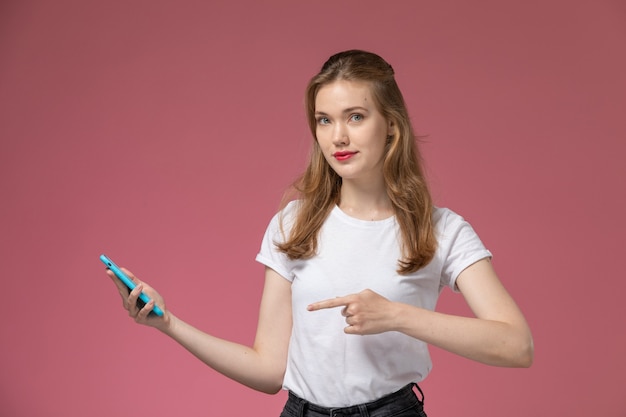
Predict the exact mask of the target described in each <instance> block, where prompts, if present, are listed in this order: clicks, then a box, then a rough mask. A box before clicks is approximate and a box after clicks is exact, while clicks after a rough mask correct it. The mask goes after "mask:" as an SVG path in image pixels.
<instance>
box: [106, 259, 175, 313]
mask: <svg viewBox="0 0 626 417" xmlns="http://www.w3.org/2000/svg"><path fill="white" fill-rule="evenodd" d="M100 260H101V261H102V263H104V264H105V265H106V267H107V268H108V269H110V270H111V271H113V273H114V274H115V276H117V277H118V278H119V279H120V281H122V282H123V283H124V284H125V285H126V286H127V287H128V289H129V290H131V291H132V290H133V289H134V288H135V287H136V285H135V283H134V282H133V281H132V280H131V279H130V278H129V277H128V275H126V274H125V273H124V272H123V271H122V270H121V269H120V268H119V267H118V266H117V265H115V262H113V261H112V260H110V259H109V258H108V257H107V256H106V255H100ZM140 300H141V302H142V303H143V305H146V304H148V303H149V302H150V297H148V296H147V295H146V294H144V292H143V291H142V292H141V294H139V299H138V300H137V302H139V301H140ZM139 305H140V307H142V306H141V304H139ZM152 313H154V314H156V315H157V316H162V315H163V310H161V309H160V308H159V306H157V305H156V304H155V305H154V307H153V308H152V311H151V312H150V314H152Z"/></svg>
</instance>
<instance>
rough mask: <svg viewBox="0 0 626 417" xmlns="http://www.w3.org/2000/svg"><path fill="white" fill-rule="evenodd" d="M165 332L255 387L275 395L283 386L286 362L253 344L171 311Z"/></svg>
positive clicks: (208, 362)
mask: <svg viewBox="0 0 626 417" xmlns="http://www.w3.org/2000/svg"><path fill="white" fill-rule="evenodd" d="M169 316H170V317H169V320H170V322H169V324H168V326H167V327H166V328H164V329H161V331H162V332H163V333H165V334H167V335H168V336H170V337H171V338H172V339H174V340H175V341H176V342H178V343H179V344H180V345H181V346H183V347H184V348H185V349H187V350H188V351H189V352H190V353H192V354H193V355H194V356H196V357H197V358H198V359H200V360H201V361H202V362H204V363H205V364H206V365H208V366H209V367H211V368H212V369H214V370H215V371H217V372H219V373H221V374H223V375H225V376H227V377H228V378H230V379H233V380H235V381H237V382H239V383H241V384H244V385H246V386H248V387H250V388H253V389H255V390H258V391H261V392H265V393H269V394H274V393H276V392H278V391H279V390H280V388H281V385H282V379H283V375H284V365H281V364H280V363H276V361H272V360H271V358H272V355H263V352H262V351H260V350H259V349H260V347H258V346H254V347H249V346H245V345H242V344H238V343H234V342H230V341H228V340H224V339H220V338H218V337H215V336H212V335H209V334H207V333H205V332H203V331H201V330H199V329H197V328H195V327H193V326H191V325H189V324H188V323H186V322H184V321H182V320H180V319H178V318H177V317H175V316H174V315H172V314H171V313H170V314H169Z"/></svg>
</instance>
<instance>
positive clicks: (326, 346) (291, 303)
mask: <svg viewBox="0 0 626 417" xmlns="http://www.w3.org/2000/svg"><path fill="white" fill-rule="evenodd" d="M306 110H307V116H308V121H309V125H310V128H311V132H312V134H313V139H314V140H313V149H312V152H311V156H310V161H309V164H308V167H307V168H306V171H305V172H304V174H303V175H302V177H301V178H300V179H299V180H298V181H297V182H296V183H295V184H294V190H295V192H296V193H297V198H296V199H294V200H293V201H288V202H287V203H286V204H285V206H284V208H283V209H282V210H281V211H280V212H279V213H278V214H277V215H276V216H274V218H273V219H272V221H271V223H270V225H269V227H268V229H267V231H266V233H265V237H264V239H263V241H262V245H261V250H260V252H259V254H258V256H257V261H259V262H261V263H262V264H264V265H265V266H266V269H265V286H264V290H263V297H262V301H261V307H260V312H259V322H258V328H257V333H256V338H255V341H254V344H253V346H252V347H248V346H243V345H240V344H235V343H231V342H229V341H226V340H223V339H219V338H216V337H213V336H211V335H209V334H206V333H204V332H202V331H200V330H198V329H196V328H194V327H192V326H190V325H189V324H187V323H185V322H184V321H182V320H180V319H179V318H177V317H176V316H174V314H172V312H170V311H169V310H167V308H166V307H165V303H164V302H163V299H162V298H161V297H160V296H159V294H158V293H157V292H156V291H154V290H153V289H152V288H150V287H149V286H148V285H147V284H145V283H143V282H141V281H140V280H138V279H137V278H135V277H133V279H134V280H135V281H136V283H138V286H137V288H136V289H135V290H133V291H132V292H131V293H130V295H128V292H127V291H126V289H125V287H124V286H123V284H121V283H120V282H119V281H118V280H117V279H114V282H116V284H117V286H118V289H119V291H120V294H121V295H122V299H123V301H124V306H125V308H126V309H127V310H128V311H129V314H130V316H131V317H133V318H134V319H135V320H136V321H137V322H138V323H142V324H147V325H150V326H154V327H156V328H157V329H159V330H160V331H162V332H163V333H165V334H167V335H168V336H170V337H172V338H173V339H174V340H176V341H177V342H178V343H180V344H181V345H182V346H184V347H185V348H186V349H188V350H189V351H190V352H191V353H192V354H194V355H195V356H197V357H198V358H199V359H200V360H202V361H203V362H204V363H206V364H207V365H208V366H210V367H211V368H213V369H215V370H217V371H218V372H221V373H222V374H224V375H226V376H227V377H229V378H232V379H234V380H236V381H238V382H240V383H242V384H245V385H247V386H249V387H251V388H253V389H256V390H259V391H263V392H267V393H276V392H278V391H279V390H280V389H281V388H284V389H286V390H289V399H288V401H287V404H286V405H285V408H284V410H283V413H282V414H281V416H283V417H296V416H312V417H317V416H322V415H327V416H328V415H338V416H339V415H343V416H366V415H367V416H376V417H383V416H425V413H424V411H423V395H420V396H418V395H416V393H415V391H414V389H415V388H416V389H417V390H418V391H419V393H420V394H421V390H420V389H419V387H418V386H417V383H418V382H420V381H421V380H423V379H424V378H425V377H426V376H427V375H428V373H429V371H430V368H431V361H430V356H429V354H428V349H427V345H428V344H431V345H434V346H438V347H440V348H442V349H445V350H448V351H450V352H453V353H456V354H458V355H461V356H464V357H466V358H469V359H472V360H475V361H479V362H482V363H485V364H489V365H497V366H510V367H528V366H530V365H531V363H532V360H533V342H532V336H531V333H530V330H529V328H528V326H527V324H526V321H525V319H524V317H523V315H522V313H521V312H520V310H519V309H518V307H517V306H516V304H515V302H514V301H513V299H512V298H511V296H510V295H509V294H508V293H507V291H506V290H505V289H504V287H503V286H502V284H501V283H500V281H499V280H498V277H497V276H496V273H495V272H494V269H493V268H492V265H491V262H490V259H491V254H490V252H489V251H488V250H487V249H485V247H484V246H483V244H482V243H481V241H480V239H479V238H478V236H477V235H476V233H475V232H474V230H473V229H472V227H471V226H470V225H469V224H468V223H467V222H465V221H464V220H463V218H461V217H460V216H458V215H457V214H455V213H454V212H452V211H450V210H447V209H443V208H438V207H435V206H434V205H433V202H432V200H431V196H430V193H429V190H428V186H427V184H426V181H425V178H424V174H423V170H422V167H421V161H420V156H419V153H418V150H417V147H416V142H415V135H414V132H413V129H412V127H411V124H410V122H409V116H408V113H407V109H406V106H405V103H404V100H403V98H402V94H401V92H400V90H399V89H398V86H397V84H396V82H395V79H394V71H393V69H392V67H391V66H390V65H389V64H388V63H387V62H385V61H384V60H383V59H382V58H381V57H379V56H377V55H375V54H372V53H369V52H365V51H357V50H352V51H345V52H341V53H338V54H336V55H333V56H332V57H330V58H329V60H328V61H327V62H326V63H325V64H324V66H323V67H322V69H321V71H320V72H319V74H317V75H316V76H315V77H314V78H313V79H312V80H311V82H310V83H309V86H308V88H307V91H306ZM109 275H111V276H112V277H113V275H112V273H111V272H109ZM131 276H132V274H131ZM445 286H447V287H450V288H451V289H452V290H454V291H458V292H460V293H461V294H462V295H463V297H464V298H465V300H466V302H467V303H468V305H469V307H470V308H471V310H472V311H473V313H474V314H475V317H473V318H468V317H459V316H452V315H447V314H442V313H438V312H435V311H434V308H435V303H436V301H437V298H438V295H439V293H440V291H441V290H442V289H443V288H444V287H445ZM142 290H143V291H145V292H146V293H147V294H148V295H150V296H151V297H152V298H153V300H154V301H152V302H151V303H149V304H147V305H146V306H145V307H144V308H142V309H138V308H137V307H136V300H137V296H138V294H139V293H140V292H141V291H142ZM155 302H156V304H157V305H158V306H159V307H161V309H162V310H163V311H164V315H163V316H162V317H156V316H152V315H151V316H149V315H148V313H149V312H150V311H151V310H152V308H153V307H154V303H155Z"/></svg>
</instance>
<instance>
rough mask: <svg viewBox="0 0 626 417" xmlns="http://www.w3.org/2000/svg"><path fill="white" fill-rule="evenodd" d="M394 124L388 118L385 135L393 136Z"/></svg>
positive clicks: (394, 131)
mask: <svg viewBox="0 0 626 417" xmlns="http://www.w3.org/2000/svg"><path fill="white" fill-rule="evenodd" d="M394 126H395V124H394V123H393V120H389V122H387V136H388V137H389V136H393V135H394V134H395V133H396V130H395V129H394Z"/></svg>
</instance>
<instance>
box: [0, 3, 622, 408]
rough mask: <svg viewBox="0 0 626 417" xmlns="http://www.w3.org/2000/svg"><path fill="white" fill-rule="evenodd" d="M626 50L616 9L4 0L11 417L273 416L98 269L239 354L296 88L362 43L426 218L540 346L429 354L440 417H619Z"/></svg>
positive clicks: (293, 149) (2, 160)
mask: <svg viewBox="0 0 626 417" xmlns="http://www.w3.org/2000/svg"><path fill="white" fill-rule="evenodd" d="M244 3H245V4H244ZM624 45H626V7H625V6H624V3H623V2H621V1H616V0H614V1H610V0H602V1H595V2H591V1H586V2H581V1H578V2H571V1H568V2H565V1H563V2H559V1H543V2H540V1H530V2H500V1H495V0H494V1H473V2H464V1H457V2H450V1H441V2H434V1H433V2H415V1H406V2H389V3H383V2H371V3H368V2H363V1H341V2H334V1H322V2H285V3H284V4H283V5H280V6H279V5H278V4H277V3H274V5H273V6H268V5H266V2H257V1H252V0H248V1H245V2H243V3H242V2H230V3H227V2H200V1H195V2H166V1H150V2H145V1H144V2H140V1H106V2H105V1H102V2H82V1H69V0H63V1H55V2H47V1H25V2H24V1H22V2H18V1H4V2H2V4H1V5H0V191H1V197H2V202H1V203H0V257H1V260H2V263H1V264H2V278H0V279H1V280H2V302H1V303H0V317H1V318H2V320H0V334H1V335H2V339H1V342H0V347H1V349H2V351H1V353H2V354H1V355H0V415H2V416H12V417H21V416H28V417H32V416H64V417H74V416H83V415H90V416H94V417H98V416H110V415H117V416H129V415H139V414H142V415H152V416H164V415H185V416H216V415H226V416H229V415H232V416H243V415H251V413H254V415H259V416H277V415H278V414H279V410H280V408H281V406H282V402H283V401H284V399H285V396H284V393H283V394H279V395H278V396H274V397H271V396H266V395H263V394H259V393H256V392H253V391H250V390H248V389H246V388H244V387H241V386H239V385H237V384H235V383H234V382H231V381H229V380H226V379H225V378H223V377H221V376H220V375H217V374H216V373H215V372H213V371H211V370H210V369H208V368H205V367H204V366H202V365H201V364H200V363H199V362H197V361H196V360H195V359H194V358H192V357H191V356H190V355H189V354H187V353H186V352H185V351H183V350H182V349H181V348H179V347H178V346H177V345H176V344H175V343H174V342H172V341H170V340H168V339H166V338H164V337H163V336H162V335H160V334H158V333H157V332H155V331H153V330H152V329H148V328H143V327H137V326H136V325H134V324H133V323H132V322H131V321H130V320H129V319H128V317H126V314H125V312H124V311H123V310H122V309H121V307H120V300H119V297H118V295H117V294H116V293H115V291H114V288H113V287H112V284H111V283H110V282H109V281H108V278H107V277H106V276H105V275H104V273H103V267H102V265H101V264H100V262H99V261H98V255H99V254H100V253H101V252H105V253H107V254H109V255H110V256H111V257H113V258H114V259H116V260H117V261H118V262H119V263H120V264H123V265H126V266H128V267H129V268H131V269H132V270H134V271H135V272H136V273H137V274H138V275H139V276H140V277H142V278H144V279H146V280H148V281H149V282H151V283H152V284H153V285H154V286H155V287H157V288H158V289H159V290H160V291H161V293H163V294H164V295H165V296H166V300H167V301H168V305H169V307H170V308H171V309H172V310H173V311H175V312H176V313H177V314H178V315H179V316H181V317H183V318H186V319H188V320H189V321H190V322H192V323H194V324H196V325H197V326H199V327H202V328H204V329H206V330H207V331H210V332H213V333H215V334H217V335H220V336H223V337H226V338H230V339H233V340H236V341H240V342H244V343H251V341H252V339H253V336H254V330H255V325H256V313H257V308H258V301H259V295H260V291H261V284H262V270H263V268H262V267H261V266H260V265H258V264H256V263H255V262H254V256H255V254H256V251H257V249H258V247H259V244H260V238H261V235H262V233H263V230H264V229H265V226H266V224H267V222H268V220H269V218H270V217H271V215H272V214H273V213H274V211H275V210H276V208H277V206H278V200H279V198H280V196H281V193H282V191H283V190H284V188H285V187H286V186H287V184H288V183H289V182H290V181H291V180H292V179H293V177H294V176H295V175H296V174H297V173H298V172H299V170H300V169H301V168H302V166H303V163H304V159H305V156H306V153H307V149H308V145H309V140H310V139H309V135H308V132H307V128H306V126H305V122H304V116H303V111H302V93H303V89H304V85H305V83H306V81H307V80H308V78H309V77H310V76H311V75H312V74H313V73H315V72H316V71H317V69H318V68H319V66H320V65H321V63H322V62H323V60H324V59H325V58H326V57H327V56H329V55H330V54H331V53H334V52H336V51H338V50H342V49H347V48H355V47H356V48H362V49H369V50H372V51H375V52H378V53H380V54H381V55H383V56H384V57H386V58H387V59H388V60H389V61H390V62H391V63H392V64H393V66H394V68H396V71H397V78H398V81H399V83H400V85H401V88H402V89H403V91H404V92H405V95H406V98H407V101H408V103H409V107H410V110H411V114H412V117H413V120H414V123H415V125H416V128H417V130H418V131H419V132H420V133H421V134H425V135H428V138H427V139H426V141H425V143H424V145H423V150H424V153H425V156H426V158H427V163H428V171H429V173H430V177H431V179H432V185H433V189H434V191H435V194H436V197H437V202H438V204H439V205H442V206H448V207H450V208H453V209H454V210H456V211H458V212H460V213H462V214H463V215H465V217H466V218H468V219H469V220H470V221H471V222H472V223H473V224H474V226H475V228H476V229H477V230H478V231H479V233H480V235H481V236H482V237H483V240H484V241H485V242H486V244H487V245H488V246H489V247H490V249H492V251H493V252H494V254H495V264H496V268H497V270H498V271H499V273H500V275H501V277H502V280H503V281H504V282H505V284H506V286H507V287H508V288H509V290H510V291H511V292H512V293H513V295H514V296H515V298H516V299H517V300H518V302H519V304H520V305H521V307H522V308H523V310H524V311H525V313H526V315H527V318H528V320H529V321H530V324H531V326H532V328H533V331H534V336H535V341H536V361H535V364H534V366H533V367H532V368H531V369H527V370H511V369H500V368H490V367H486V366H482V365H479V364H475V363H472V362H469V361H467V360H464V359H460V358H457V357H455V356H453V355H451V354H448V353H446V352H442V351H438V350H436V349H433V356H434V360H435V367H434V371H433V373H432V374H431V376H430V377H429V378H428V379H427V380H426V381H425V382H424V383H423V384H422V385H423V388H424V389H425V391H426V396H427V397H426V406H427V411H428V412H429V415H432V416H452V415H482V416H498V417H501V416H508V417H516V416H527V415H540V416H566V415H567V416H586V415H596V416H623V415H624V413H626V401H625V400H624V396H623V393H622V391H623V387H624V386H626V372H625V371H626V360H625V359H624V352H626V331H625V329H626V325H625V321H624V320H625V318H626V314H625V313H626V312H625V308H624V304H623V302H622V294H623V290H624V289H626V288H625V287H626V285H625V284H624V279H623V268H622V267H621V266H618V265H616V264H617V263H618V262H619V261H620V259H623V258H624V254H623V249H624V244H623V240H622V235H623V234H624V232H625V231H626V228H625V223H626V222H625V220H624V218H625V217H624V213H625V212H626V202H625V197H626V195H625V193H624V188H625V187H624V186H625V181H624V178H625V177H626V175H625V174H626V169H625V168H624V162H623V160H624V155H625V154H626V149H625V142H626V141H625V135H626V123H625V122H624V114H626V105H625V104H626V99H625V97H626V77H625V75H624V74H626V59H625V56H624ZM440 309H441V310H442V311H448V312H459V313H466V312H467V309H466V308H465V307H464V305H463V301H462V299H461V297H459V296H454V295H452V294H450V293H446V294H445V295H444V297H443V299H442V302H441V303H440ZM233 400H234V401H236V404H237V406H238V407H240V408H241V409H240V410H233V409H232V408H231V406H230V403H231V401H233ZM475 407H476V408H478V410H479V411H478V410H477V411H476V412H474V411H470V412H467V410H468V408H469V409H470V410H471V409H473V408H475ZM144 413H145V414H144Z"/></svg>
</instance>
